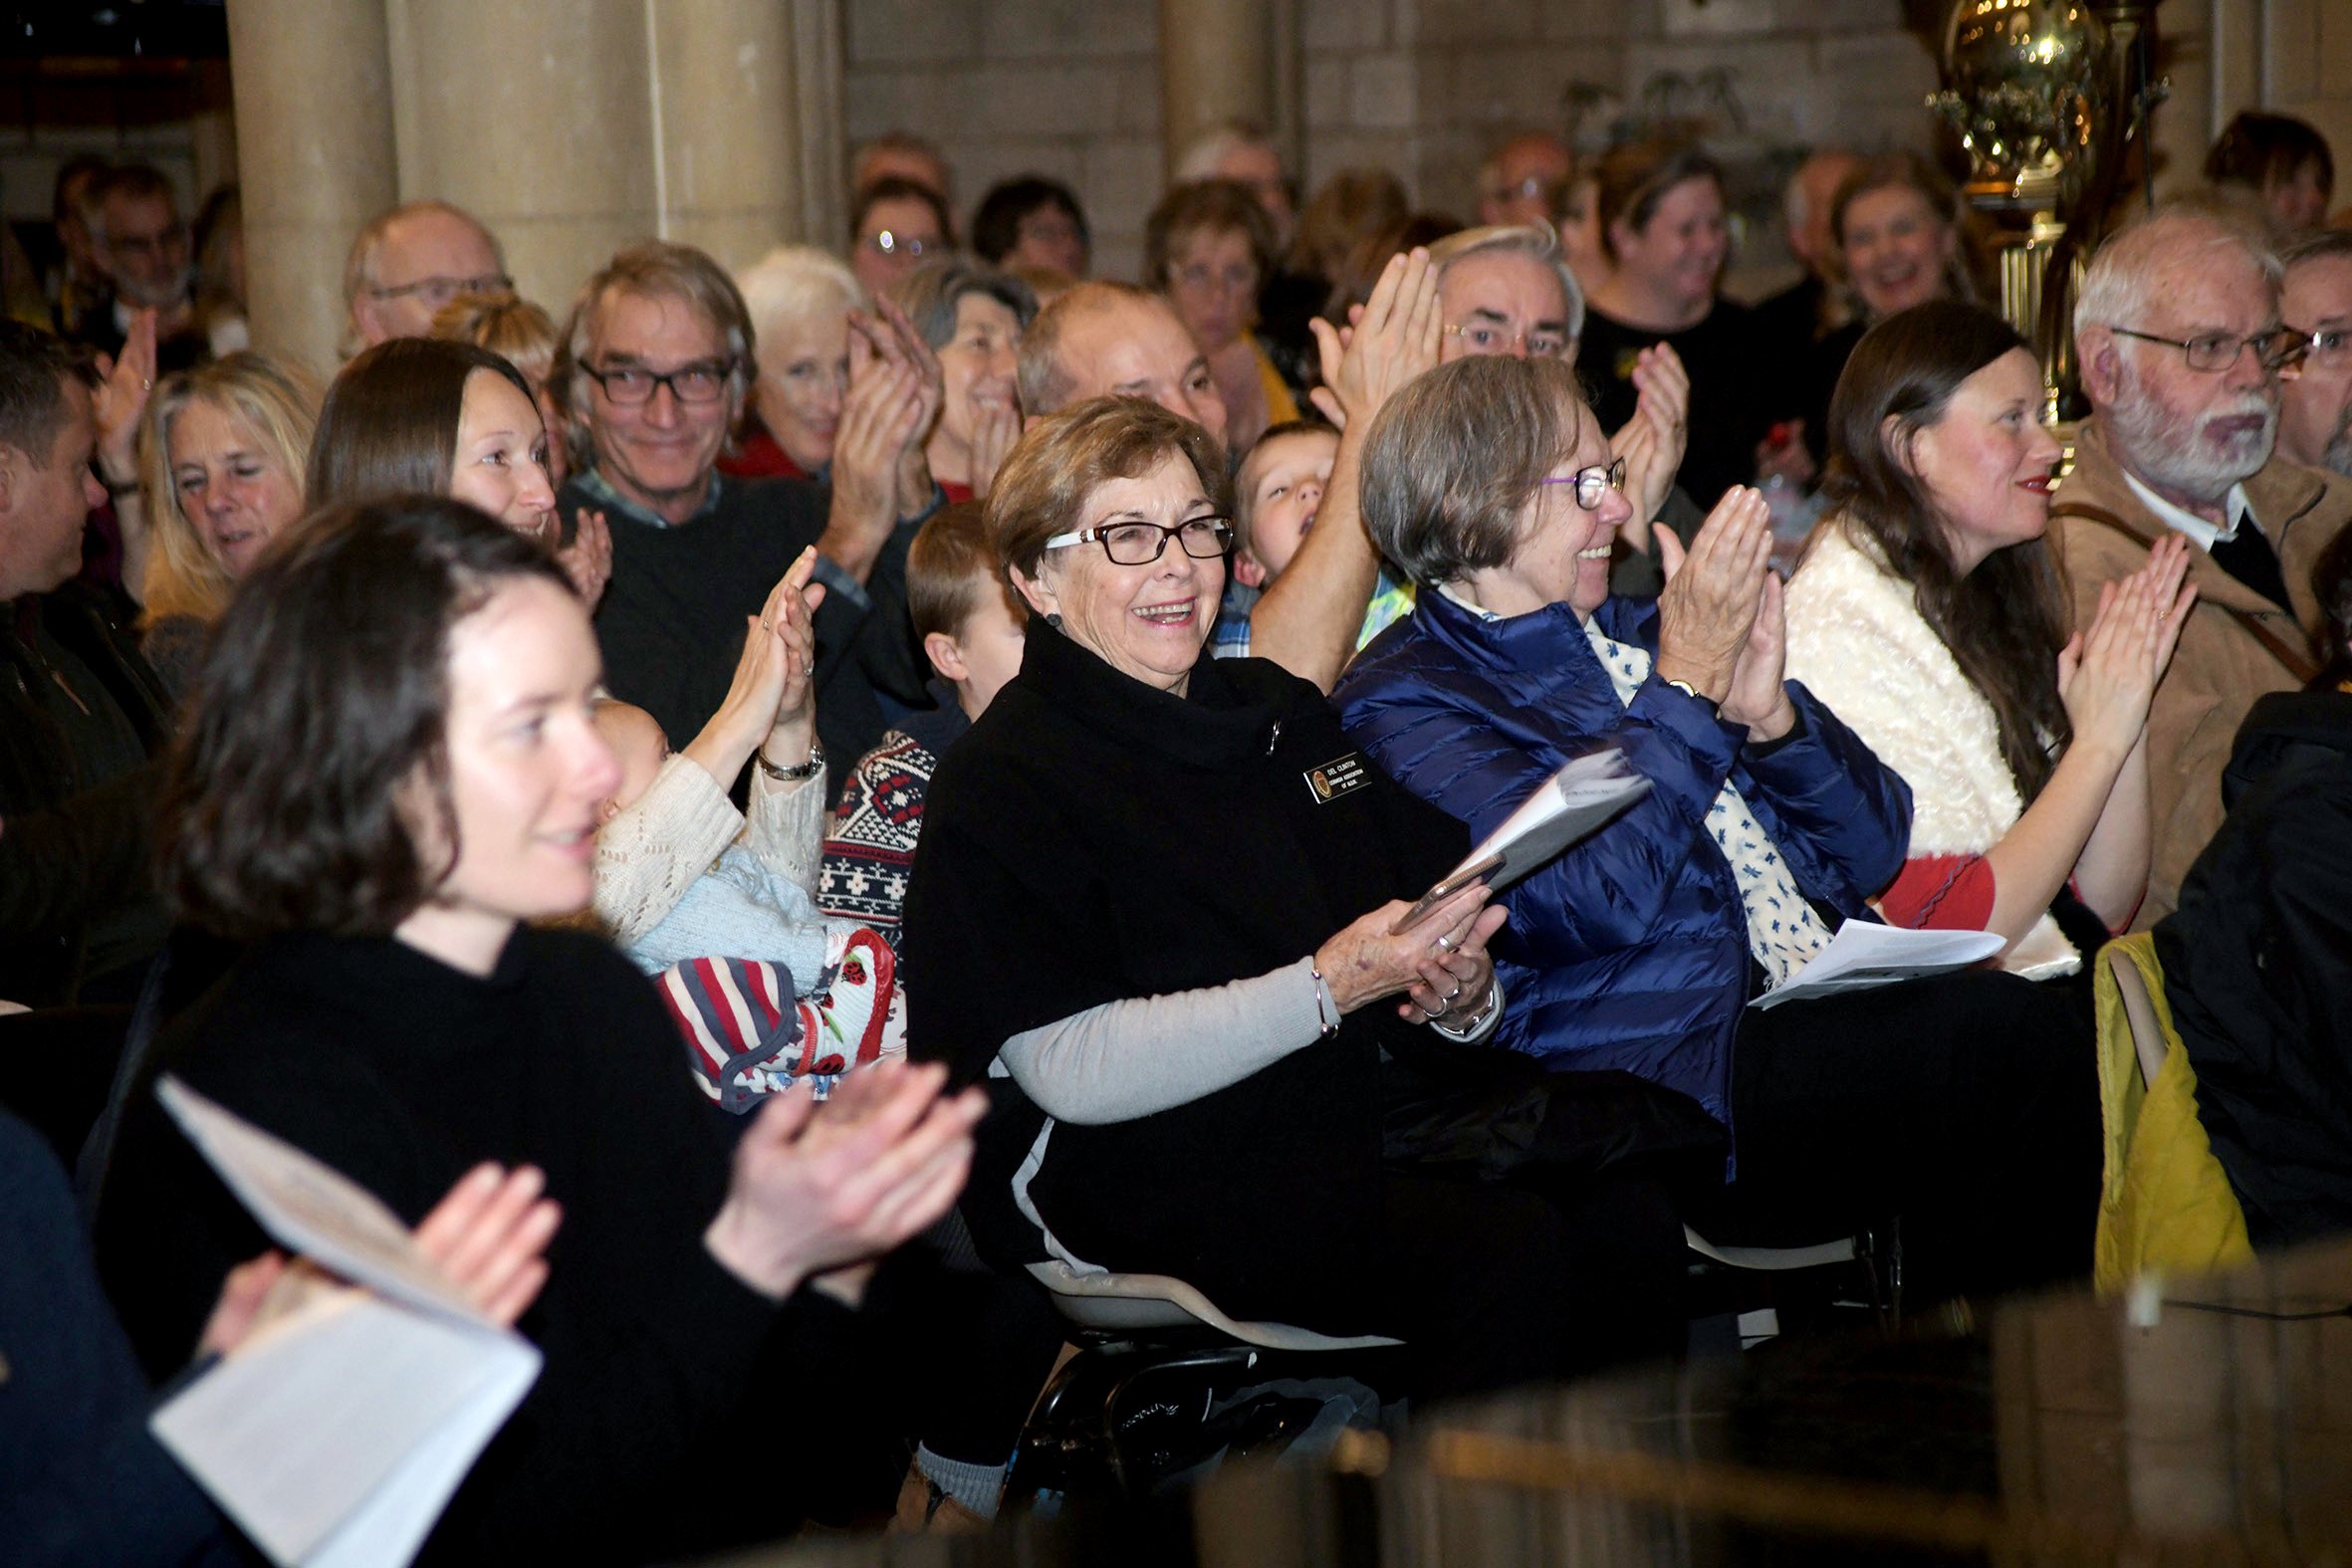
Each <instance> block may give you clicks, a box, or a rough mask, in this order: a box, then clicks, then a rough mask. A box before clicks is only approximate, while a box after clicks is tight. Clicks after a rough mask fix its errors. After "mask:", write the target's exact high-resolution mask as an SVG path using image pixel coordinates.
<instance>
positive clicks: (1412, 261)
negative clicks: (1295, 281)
mask: <svg viewBox="0 0 2352 1568" xmlns="http://www.w3.org/2000/svg"><path fill="white" fill-rule="evenodd" d="M1348 322H1349V325H1348V326H1346V327H1344V328H1334V327H1333V326H1332V325H1331V324H1330V323H1329V322H1326V321H1324V320H1322V319H1321V318H1320V317H1317V318H1314V319H1313V320H1310V321H1309V322H1308V323H1307V324H1306V326H1307V330H1308V331H1310V332H1312V333H1313V334H1314V343H1315V349H1316V351H1317V353H1318V354H1319V356H1320V358H1321V360H1322V374H1323V384H1322V385H1320V386H1318V387H1315V388H1314V389H1313V390H1312V391H1310V392H1308V393H1307V394H1306V395H1307V399H1308V400H1309V401H1310V402H1312V403H1313V404H1314V406H1315V407H1316V408H1317V409H1318V410H1319V411H1320V412H1321V413H1322V416H1323V417H1324V418H1325V419H1328V420H1329V421H1331V423H1332V424H1333V425H1335V426H1336V427H1338V428H1339V429H1341V430H1345V429H1347V427H1348V425H1349V422H1350V421H1364V422H1369V421H1370V419H1371V417H1372V416H1373V415H1374V414H1376V413H1378V412H1379V411H1380V405H1381V404H1382V403H1384V402H1386V401H1387V400H1388V398H1389V397H1390V396H1391V395H1392V394H1393V393H1394V392H1395V391H1396V389H1397V388H1398V387H1400V386H1403V385H1404V384H1405V383H1406V382H1407V381H1410V380H1411V379H1413V377H1415V376H1417V375H1419V374H1420V373H1421V372H1422V371H1424V370H1428V369H1432V368H1434V367H1435V366H1436V364H1437V361H1438V350H1439V348H1440V346H1441V345H1442V343H1443V341H1444V321H1443V318H1442V316H1441V313H1440V312H1439V309H1438V301H1437V268H1435V267H1434V266H1432V265H1431V264H1430V260H1429V252H1428V251H1427V250H1426V249H1424V248H1422V247H1420V246H1415V247H1414V248H1413V249H1412V250H1409V251H1405V252H1402V253H1401V254H1399V255H1395V256H1391V257H1390V258H1389V259H1388V265H1387V266H1386V267H1384V268H1382V269H1381V272H1380V281H1379V282H1378V283H1376V284H1374V285H1373V286H1372V298H1371V299H1370V300H1369V301H1368V302H1366V303H1365V304H1363V305H1361V306H1358V307H1355V308H1354V309H1352V310H1350V311H1349V312H1348Z"/></svg>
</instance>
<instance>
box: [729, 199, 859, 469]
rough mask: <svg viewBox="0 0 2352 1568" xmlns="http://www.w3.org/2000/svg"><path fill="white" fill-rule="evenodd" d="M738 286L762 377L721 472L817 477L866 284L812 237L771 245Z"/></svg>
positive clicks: (833, 432)
mask: <svg viewBox="0 0 2352 1568" xmlns="http://www.w3.org/2000/svg"><path fill="white" fill-rule="evenodd" d="M735 285H736V287H737V288H738V289H740V290H742V291H743V305H744V309H745V310H746V311H747V312H749V313H750V315H751V322H752V335H753V342H754V359H755V362H756V363H757V364H758V366H759V376H758V379H756V380H755V381H754V382H753V383H752V395H751V406H750V407H749V408H747V409H746V410H745V411H744V415H743V427H742V429H741V431H740V432H739V433H738V435H737V437H736V440H735V442H734V445H733V447H732V448H731V449H730V450H729V451H727V452H725V453H724V454H722V455H721V456H720V458H719V472H720V473H722V474H731V475H733V476H734V477H736V478H738V479H822V478H823V477H824V474H825V471H826V470H827V469H828V468H829V467H830V466H831V464H832V460H833V441H834V440H835V438H836V437H837V436H838V435H839V434H840V428H841V411H842V407H843V404H844V402H845V400H846V399H847V397H848V393H849V317H850V313H852V312H855V311H865V310H870V309H871V308H872V307H871V303H870V302H869V301H868V300H867V299H866V295H865V287H864V285H862V284H860V283H859V282H858V281H857V278H856V275H855V274H854V273H852V272H850V271H849V269H848V268H847V267H844V266H843V265H841V262H840V260H839V259H838V258H837V257H834V256H832V255H830V254H828V253H827V252H824V251H821V250H818V249H817V248H816V247H815V246H810V245H780V246H778V247H777V248H776V249H774V250H772V251H770V252H769V253H768V254H767V255H765V256H763V257H761V258H760V259H759V260H758V261H757V262H754V263H753V264H752V265H751V266H750V267H749V268H747V269H745V270H744V271H743V272H742V273H741V274H740V275H738V276H737V278H736V280H735Z"/></svg>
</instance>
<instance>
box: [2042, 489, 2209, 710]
mask: <svg viewBox="0 0 2352 1568" xmlns="http://www.w3.org/2000/svg"><path fill="white" fill-rule="evenodd" d="M2188 570H2189V546H2188V542H2187V541H2186V540H2184V539H2182V538H2180V537H2179V536H2178V535H2174V536H2171V537H2168V538H2166V539H2163V540H2160V541H2158V543H2157V545H2156V548H2155V549H2153V550H2151V551H2150V552H2149V553H2148V560H2147V563H2146V564H2145V565H2143V566H2142V567H2141V568H2140V569H2139V570H2138V571H2135V572H2133V573H2132V574H2131V575H2129V576H2127V577H2121V578H2118V579H2116V580H2114V581H2111V582H2107V583H2105V584H2103V585H2101V587H2100V589H2099V602H2098V607H2097V608H2096V609H2095V610H2094V611H2093V612H2092V615H2091V624H2090V628H2089V629H2088V630H2087V631H2082V632H2078V633H2076V634H2075V635H2074V637H2073V638H2071V639H2070V640H2069V641H2068V642H2067V644H2066V646H2065V647H2064V648H2063V649H2061V650H2060V651H2059V654H2058V696H2059V700H2060V701H2061V702H2063V703H2064V704H2065V708H2066V720H2067V723H2068V724H2070V725H2071V726H2072V727H2073V730H2074V742H2075V744H2076V745H2078V746H2079V745H2090V746H2097V747H2101V748H2103V749H2105V750H2107V751H2109V752H2110V753H2111V754H2112V755H2114V756H2117V757H2121V756H2124V755H2125V754H2127V753H2128V752H2130V750H2131V749H2132V748H2133V747H2135V746H2137V745H2138V744H2139V742H2140V737H2141V734H2142V732H2144V731H2145V730H2146V728H2147V725H2148V709H2149V705H2150V704H2151V703H2152V702H2153V701H2154V700H2155V696H2156V684H2157V682H2158V681H2160V680H2162V679H2163V678H2164V671H2165V667H2166V666H2167V665H2169V664H2170V663H2171V662H2172V656H2173V649H2174V648H2175V647H2176V646H2178V644H2179V642H2180V638H2181V628H2182V626H2183V625H2185V624H2186V623H2187V620H2188V617H2189V610H2190V608H2191V607H2192V606H2193V605H2194V604H2195V603H2196V602H2197V589H2196V586H2195V585H2194V584H2186V583H2185V582H2184V579H2185V578H2186V577H2187V575H2188Z"/></svg>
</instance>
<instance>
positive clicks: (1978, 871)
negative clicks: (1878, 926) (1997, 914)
mask: <svg viewBox="0 0 2352 1568" xmlns="http://www.w3.org/2000/svg"><path fill="white" fill-rule="evenodd" d="M1878 912H1879V913H1880V914H1881V915H1884V916H1885V917H1886V920H1887V924H1889V925H1894V926H1914V927H1928V928H1933V929H1936V930H1944V931H1982V930H1984V929H1985V925H1986V922H1988V921H1990V920H1991V919H1992V918H1993V868H1992V867H1991V866H1989V865H1987V864H1986V863H1985V857H1984V856H1983V855H1914V856H1912V857H1911V858H1910V859H1908V860H1906V861H1904V862H1903V870H1902V872H1901V874H1900V875H1898V876H1897V877H1896V878H1895V880H1894V884H1893V885H1892V886H1891V887H1889V888H1888V889H1887V890H1886V891H1885V892H1884V893H1882V894H1880V895H1879V899H1878Z"/></svg>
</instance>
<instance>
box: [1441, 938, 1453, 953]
mask: <svg viewBox="0 0 2352 1568" xmlns="http://www.w3.org/2000/svg"><path fill="white" fill-rule="evenodd" d="M1437 950H1438V951H1439V952H1440V953H1451V952H1453V951H1454V944H1453V941H1452V940H1451V939H1450V938H1448V937H1446V936H1444V935H1443V934H1441V935H1440V936H1439V937H1438V939H1437Z"/></svg>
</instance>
